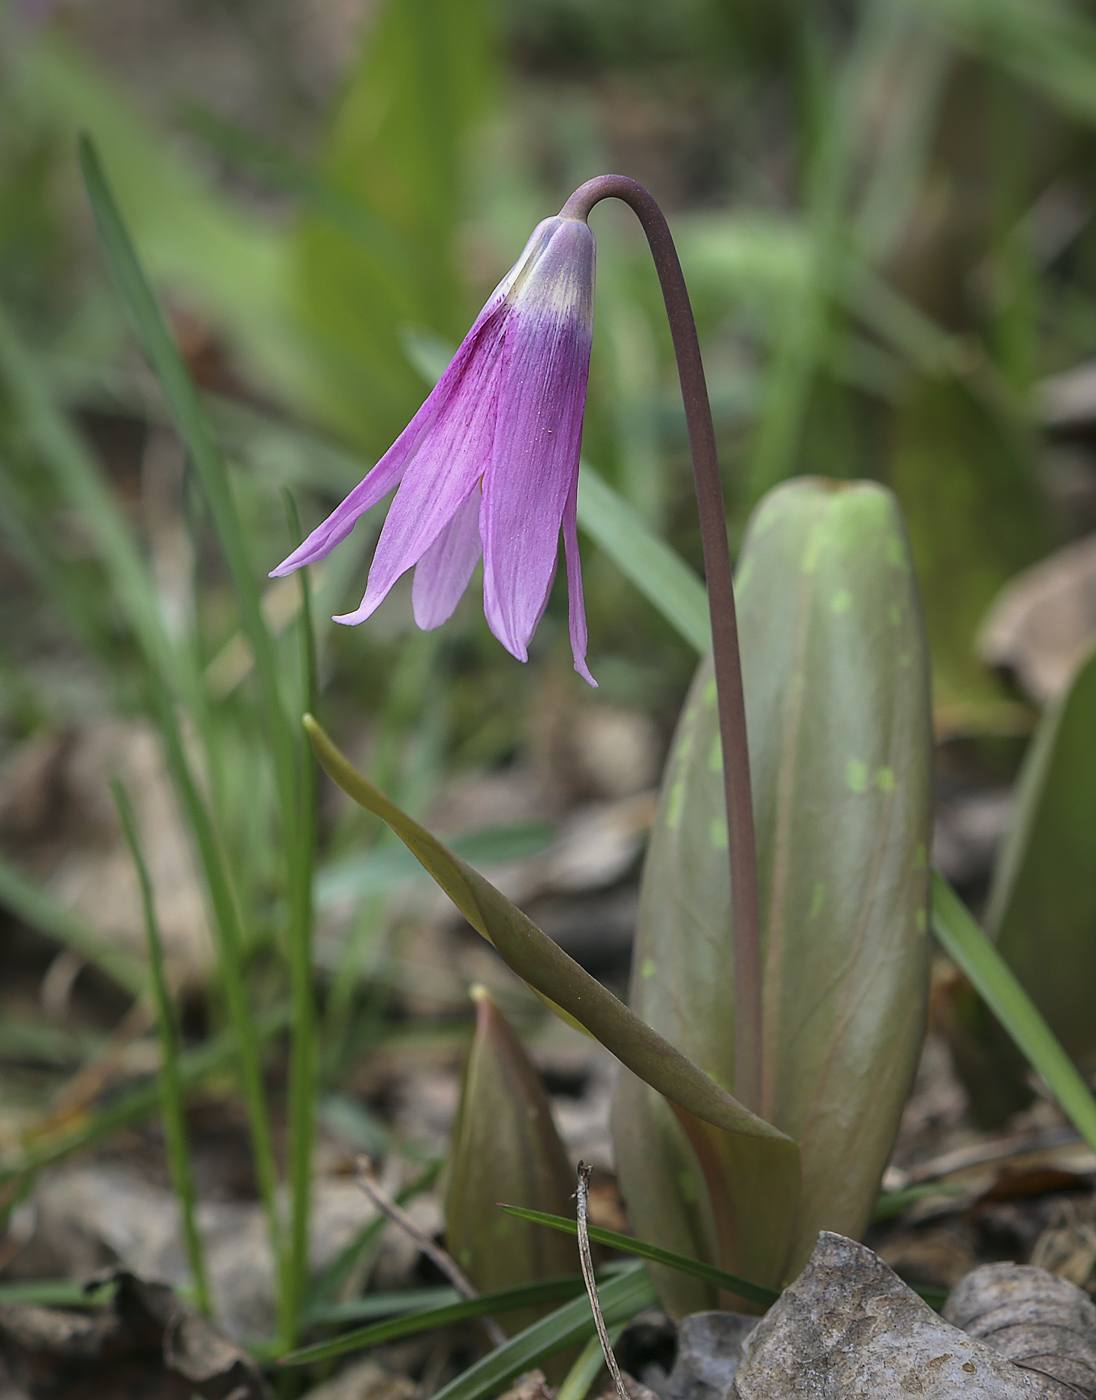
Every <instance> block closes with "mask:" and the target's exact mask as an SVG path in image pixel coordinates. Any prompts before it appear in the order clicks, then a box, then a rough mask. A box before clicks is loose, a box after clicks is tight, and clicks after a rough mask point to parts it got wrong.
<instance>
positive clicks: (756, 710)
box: [614, 479, 932, 1312]
mask: <svg viewBox="0 0 1096 1400" xmlns="http://www.w3.org/2000/svg"><path fill="white" fill-rule="evenodd" d="M738 605H739V631H740V637H741V644H742V666H743V678H744V686H745V693H746V707H747V721H748V725H749V739H750V759H751V764H752V771H753V797H754V812H755V817H756V821H757V841H758V859H759V872H760V880H761V905H762V957H763V984H762V999H763V1085H762V1103H761V1114H762V1116H763V1117H764V1118H765V1119H766V1120H767V1121H769V1122H771V1123H773V1124H774V1125H775V1126H777V1127H779V1128H780V1129H781V1130H782V1131H784V1132H786V1133H787V1134H788V1135H789V1136H791V1137H794V1138H795V1139H796V1140H797V1142H798V1143H799V1146H800V1153H801V1170H802V1181H801V1187H800V1190H799V1192H798V1196H797V1198H796V1197H793V1196H789V1195H788V1194H787V1188H786V1183H783V1182H780V1181H778V1180H776V1179H775V1178H773V1177H770V1176H766V1174H765V1173H764V1172H763V1171H760V1170H752V1171H751V1170H750V1164H749V1163H748V1162H743V1161H742V1160H741V1154H740V1152H739V1150H738V1149H739V1147H740V1146H741V1144H740V1143H737V1142H731V1141H730V1140H729V1139H724V1141H723V1142H722V1143H721V1144H720V1145H719V1148H718V1150H719V1153H720V1156H719V1162H720V1165H721V1167H722V1189H723V1191H724V1193H725V1196H724V1199H723V1200H720V1199H718V1198H716V1197H713V1195H712V1192H711V1186H710V1183H711V1181H712V1180H713V1179H714V1178H715V1175H716V1173H715V1171H714V1169H713V1164H712V1163H708V1164H707V1165H705V1163H704V1161H703V1159H702V1158H697V1159H696V1164H695V1166H694V1167H693V1169H692V1171H691V1172H688V1173H687V1174H686V1175H683V1168H682V1160H683V1159H686V1158H687V1153H688V1147H687V1144H686V1142H685V1134H684V1133H683V1132H682V1133H678V1134H677V1137H676V1141H674V1143H673V1146H672V1148H666V1147H665V1146H664V1144H666V1142H667V1139H668V1138H670V1139H673V1138H674V1134H675V1133H676V1132H677V1130H676V1129H675V1127H674V1125H673V1124H672V1123H671V1122H669V1121H668V1120H667V1119H666V1117H665V1115H664V1114H661V1115H660V1114H658V1112H657V1109H656V1107H655V1106H654V1105H653V1104H652V1102H651V1099H650V1096H649V1095H647V1094H644V1093H642V1092H637V1090H636V1088H635V1086H631V1085H628V1084H626V1083H625V1084H622V1085H621V1089H620V1091H619V1093H620V1097H619V1099H618V1103H617V1106H616V1110H615V1112H614V1133H615V1134H617V1140H618V1143H619V1150H618V1161H619V1167H620V1173H621V1179H622V1184H623V1187H624V1193H625V1197H626V1199H627V1201H628V1207H629V1211H630V1214H631V1218H632V1223H633V1226H634V1227H635V1230H636V1233H637V1234H639V1235H640V1236H642V1237H643V1238H645V1239H650V1240H652V1241H653V1242H655V1243H657V1244H661V1245H664V1246H665V1247H667V1248H674V1249H682V1248H684V1235H685V1233H688V1232H692V1233H694V1234H695V1232H696V1231H697V1230H698V1229H703V1228H705V1227H704V1221H705V1219H706V1218H712V1219H714V1221H715V1229H714V1235H712V1236H710V1237H709V1239H708V1242H707V1249H706V1251H705V1253H704V1254H703V1255H702V1256H701V1257H708V1258H712V1259H713V1260H714V1261H715V1262H719V1263H720V1264H721V1265H722V1267H723V1268H725V1269H727V1270H729V1271H730V1272H732V1273H735V1274H739V1275H742V1276H744V1277H746V1278H750V1279H753V1280H755V1281H757V1282H759V1283H781V1282H784V1281H786V1280H787V1279H788V1278H789V1277H791V1276H792V1275H794V1274H795V1273H796V1272H797V1271H798V1269H799V1268H800V1267H801V1266H802V1264H803V1263H804V1261H805V1260H806V1258H807V1256H808V1255H809V1253H810V1251H811V1248H812V1246H813V1244H814V1241H815V1238H816V1237H817V1234H818V1231H819V1230H820V1229H823V1228H825V1229H831V1230H836V1231H838V1232H840V1233H843V1234H848V1235H852V1236H856V1235H858V1234H859V1233H860V1232H861V1231H862V1230H863V1228H864V1227H865V1226H866V1224H867V1222H868V1219H869V1216H870V1213H871V1208H872V1205H873V1203H874V1199H875V1195H876V1191H877V1187H878V1183H879V1178H880V1175H881V1173H882V1170H883V1168H884V1166H885V1164H886V1161H887V1158H888V1156H889V1153H890V1151H891V1147H892V1145H893V1140H894V1134H895V1131H896V1128H897V1124H898V1120H899V1117H900V1114H901V1111H902V1107H903V1104H904V1103H905V1099H906V1096H907V1093H908V1091H909V1086H910V1083H911V1081H912V1077H913V1073H914V1069H915V1067H916V1063H917V1056H918V1052H919V1049H920V1044H921V1037H922V1033H923V1027H924V1014H925V1001H926V994H927V980H928V936H927V901H928V866H927V845H928V839H929V817H930V812H929V792H930V778H931V760H932V742H931V733H930V725H929V700H928V669H927V661H926V655H925V647H924V642H923V638H922V629H921V622H920V616H919V611H918V604H917V597H916V589H915V585H914V580H913V574H912V568H911V565H910V558H909V551H908V547H907V544H906V539H905V535H904V532H903V529H902V524H901V520H900V517H899V512H898V509H897V505H896V502H895V500H894V497H893V496H892V495H891V493H890V492H889V491H887V490H885V489H884V488H882V487H879V486H876V485H874V484H871V483H830V482H823V481H819V480H814V479H809V480H800V481H793V482H788V483H786V484H784V485H783V486H781V487H779V488H777V489H776V490H775V491H773V492H772V493H771V494H770V495H769V496H767V497H766V498H765V500H764V501H763V502H762V503H761V505H760V506H759V507H758V509H757V511H756V512H755V514H754V516H753V518H752V520H751V523H750V527H749V530H748V532H747V537H746V540H745V543H744V545H743V549H742V554H741V557H740V561H739V569H738ZM715 698H716V697H715V684H714V681H713V679H712V672H711V664H710V662H705V663H704V664H703V665H702V666H701V669H700V671H699V673H698V675H697V678H696V681H695V682H694V684H693V688H692V690H691V692H690V695H689V698H688V700H687V702H686V706H685V709H684V711H683V714H682V718H681V721H680V724H679V727H678V732H677V736H676V738H675V741H674V746H673V750H672V753H671V756H670V760H669V763H668V766H667V772H666V778H665V781H664V784H663V790H662V794H661V797H660V800H659V807H658V811H657V813H656V816H655V823H654V827H653V830H652V835H651V843H650V848H649V852H648V857H647V863H646V867H645V869H644V877H643V887H642V891H641V902H640V914H639V929H638V934H637V942H636V948H635V953H634V957H633V973H632V989H631V1005H632V1007H633V1009H634V1010H635V1011H636V1012H637V1014H639V1015H641V1016H642V1017H643V1018H644V1020H646V1021H647V1022H649V1024H651V1025H652V1026H653V1027H655V1028H656V1029H658V1030H659V1031H661V1032H662V1034H664V1035H665V1036H666V1037H667V1039H669V1040H671V1041H672V1042H673V1043H674V1044H675V1045H676V1046H677V1047H678V1049H679V1050H681V1051H682V1052H683V1053H684V1054H686V1055H687V1056H688V1057H689V1058H690V1059H691V1060H693V1061H694V1062H695V1063H696V1064H698V1065H699V1066H700V1067H701V1068H702V1069H704V1070H705V1071H706V1072H707V1073H708V1074H709V1075H711V1077H712V1078H713V1079H715V1080H716V1081H717V1082H718V1083H720V1084H723V1085H726V1086H727V1087H728V1089H731V1090H732V1091H733V1088H734V1082H735V1077H734V1076H735V1066H734V1004H733V1003H734V968H733V960H732V951H731V936H730V933H731V931H730V885H729V874H728V866H727V851H726V842H727V835H726V821H725V814H724V806H723V789H722V774H721V752H720V745H719V727H718V718H717V713H716V706H715ZM642 1142H648V1143H650V1144H651V1145H652V1150H651V1151H650V1152H649V1153H648V1154H647V1155H646V1156H644V1157H642V1158H640V1157H639V1156H638V1155H637V1153H636V1151H635V1150H634V1149H635V1145H636V1144H637V1143H642ZM660 1145H662V1146H660ZM686 1181H687V1183H688V1184H687V1186H686V1187H685V1190H686V1192H691V1191H693V1190H695V1188H696V1185H697V1183H698V1182H701V1183H703V1190H704V1191H705V1192H706V1193H707V1200H698V1201H696V1202H695V1203H692V1202H690V1201H689V1200H687V1199H685V1198H683V1195H682V1190H683V1183H685V1182H686ZM781 1197H782V1199H781ZM781 1208H783V1210H784V1212H785V1214H786V1217H787V1230H786V1232H785V1234H784V1236H783V1238H781V1235H780V1232H779V1231H772V1232H771V1234H770V1244H769V1246H768V1250H767V1252H766V1253H765V1255H764V1257H763V1258H762V1257H758V1255H757V1254H756V1253H753V1254H750V1253H749V1251H750V1250H756V1249H757V1248H758V1247H760V1248H761V1249H762V1250H764V1249H765V1244H764V1239H763V1238H762V1239H761V1240H760V1243H758V1237H757V1236H754V1237H753V1241H752V1242H751V1241H747V1240H746V1238H745V1237H744V1236H743V1234H742V1230H741V1226H740V1222H742V1221H748V1220H750V1219H751V1218H754V1217H757V1218H764V1219H767V1220H772V1219H774V1218H775V1217H778V1216H779V1214H780V1211H781ZM728 1212H730V1215H729V1216H728ZM661 1282H662V1280H661V1279H660V1283H661ZM664 1298H665V1300H666V1302H667V1304H668V1306H670V1307H671V1308H672V1309H673V1310H674V1311H676V1312H680V1311H682V1310H683V1309H684V1308H687V1307H691V1306H695V1300H694V1299H692V1298H686V1297H685V1295H684V1290H683V1289H680V1288H677V1289H675V1290H673V1291H671V1292H668V1293H666V1294H664Z"/></svg>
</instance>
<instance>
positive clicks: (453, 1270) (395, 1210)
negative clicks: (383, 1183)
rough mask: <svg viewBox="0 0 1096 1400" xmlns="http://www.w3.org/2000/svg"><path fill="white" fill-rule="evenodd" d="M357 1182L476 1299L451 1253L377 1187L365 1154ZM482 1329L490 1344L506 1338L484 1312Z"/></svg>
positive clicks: (499, 1343)
mask: <svg viewBox="0 0 1096 1400" xmlns="http://www.w3.org/2000/svg"><path fill="white" fill-rule="evenodd" d="M357 1182H358V1185H359V1186H360V1187H361V1188H362V1190H363V1191H364V1192H365V1194H366V1195H367V1196H368V1197H369V1199H370V1200H371V1201H372V1202H373V1204H374V1205H375V1206H376V1207H377V1209H378V1210H379V1211H380V1213H381V1214H382V1215H386V1216H387V1217H388V1219H389V1220H391V1221H392V1223H393V1225H398V1226H399V1227H400V1229H401V1230H402V1231H403V1232H404V1234H405V1235H408V1236H409V1237H410V1238H411V1239H413V1240H414V1241H415V1243H416V1244H417V1245H418V1247H419V1248H420V1249H421V1250H422V1252H423V1254H425V1255H426V1257H427V1258H428V1259H429V1260H431V1262H432V1263H434V1264H436V1265H437V1267H438V1268H439V1269H440V1270H441V1271H442V1273H443V1274H444V1275H445V1277H446V1278H447V1279H448V1280H449V1282H450V1283H451V1284H452V1285H453V1287H454V1288H455V1289H456V1290H457V1292H458V1293H459V1294H460V1295H461V1297H462V1298H469V1299H471V1298H478V1297H479V1293H478V1292H477V1291H476V1289H475V1286H474V1285H473V1283H472V1280H471V1279H470V1278H469V1277H468V1275H467V1274H466V1273H465V1272H464V1270H463V1269H462V1268H461V1267H460V1265H459V1264H458V1263H457V1261H456V1260H455V1259H454V1258H453V1256H452V1255H451V1254H446V1252H445V1250H444V1249H442V1247H441V1245H440V1244H436V1243H435V1242H434V1241H433V1240H432V1239H431V1238H430V1236H429V1235H428V1234H427V1233H426V1231H425V1230H420V1229H419V1227H418V1226H417V1225H416V1224H415V1222H414V1221H413V1220H412V1219H411V1217H410V1216H409V1215H408V1214H407V1212H406V1211H405V1210H402V1209H401V1208H400V1207H399V1206H398V1205H397V1204H396V1202H395V1201H394V1200H393V1199H392V1198H391V1196H388V1195H386V1194H385V1192H384V1191H382V1190H381V1188H380V1186H379V1184H378V1183H377V1180H376V1178H375V1177H374V1175H373V1164H372V1162H370V1160H369V1158H368V1157H359V1158H358V1172H357ZM481 1321H482V1322H483V1328H484V1331H485V1332H486V1333H487V1335H488V1336H489V1337H490V1339H491V1345H492V1346H495V1347H500V1346H502V1345H503V1343H504V1342H505V1341H506V1333H505V1332H504V1331H503V1330H502V1328H501V1327H500V1326H499V1325H498V1323H497V1322H496V1321H495V1319H494V1318H493V1317H489V1316H487V1315H485V1316H484V1317H483V1318H482V1319H481Z"/></svg>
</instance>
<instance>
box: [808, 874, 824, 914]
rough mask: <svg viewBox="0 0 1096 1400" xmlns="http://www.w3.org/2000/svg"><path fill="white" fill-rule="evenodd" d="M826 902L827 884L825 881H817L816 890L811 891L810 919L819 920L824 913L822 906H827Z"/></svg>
mask: <svg viewBox="0 0 1096 1400" xmlns="http://www.w3.org/2000/svg"><path fill="white" fill-rule="evenodd" d="M825 902H826V882H825V881H824V880H818V881H816V883H815V887H814V889H813V890H812V891H811V913H810V917H811V918H812V919H817V918H818V916H819V914H821V912H822V906H823V904H825Z"/></svg>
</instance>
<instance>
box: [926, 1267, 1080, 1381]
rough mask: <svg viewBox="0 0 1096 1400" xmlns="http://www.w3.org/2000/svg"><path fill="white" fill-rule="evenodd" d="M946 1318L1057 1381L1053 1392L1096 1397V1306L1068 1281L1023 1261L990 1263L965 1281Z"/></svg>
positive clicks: (949, 1304) (968, 1276)
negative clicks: (1022, 1263)
mask: <svg viewBox="0 0 1096 1400" xmlns="http://www.w3.org/2000/svg"><path fill="white" fill-rule="evenodd" d="M944 1317H945V1318H946V1319H947V1321H948V1322H952V1323H954V1324H955V1326H956V1327H961V1328H962V1329H963V1331H964V1332H969V1333H970V1335H971V1336H972V1337H977V1338H979V1339H980V1340H981V1341H984V1342H985V1343H986V1345H987V1346H991V1347H992V1348H993V1349H994V1351H998V1352H1000V1353H1001V1355H1002V1356H1006V1357H1008V1359H1009V1360H1010V1361H1011V1362H1013V1363H1014V1364H1015V1365H1017V1366H1022V1367H1024V1368H1025V1369H1027V1370H1030V1371H1032V1372H1033V1373H1035V1374H1036V1375H1037V1376H1040V1377H1043V1378H1044V1379H1046V1380H1048V1381H1050V1382H1053V1383H1054V1388H1053V1389H1050V1388H1048V1389H1047V1390H1046V1391H1045V1393H1046V1394H1047V1395H1062V1396H1070V1395H1072V1396H1076V1395H1078V1394H1079V1395H1082V1396H1085V1397H1086V1400H1091V1397H1092V1396H1094V1395H1096V1304H1094V1303H1093V1301H1092V1299H1091V1298H1089V1296H1088V1295H1087V1294H1086V1293H1083V1292H1082V1291H1081V1289H1079V1288H1077V1287H1076V1286H1075V1285H1074V1284H1072V1283H1069V1282H1067V1280H1066V1279H1064V1278H1058V1277H1057V1276H1056V1275H1054V1274H1048V1273H1047V1272H1046V1270H1045V1269H1034V1268H1030V1267H1027V1266H1024V1265H1020V1264H984V1265H983V1266H982V1267H981V1268H980V1269H975V1270H974V1272H973V1273H970V1274H968V1275H967V1277H966V1278H965V1279H964V1280H963V1281H962V1283H960V1284H959V1286H958V1287H957V1288H956V1290H955V1292H954V1293H953V1294H952V1295H951V1297H950V1298H949V1299H948V1303H947V1307H945V1309H944Z"/></svg>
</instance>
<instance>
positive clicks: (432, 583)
mask: <svg viewBox="0 0 1096 1400" xmlns="http://www.w3.org/2000/svg"><path fill="white" fill-rule="evenodd" d="M481 499H482V493H481V492H480V489H479V487H478V486H473V488H472V494H471V495H470V496H469V497H468V499H467V500H466V501H465V503H464V505H462V506H461V508H460V509H459V510H458V511H457V513H456V515H454V517H453V519H452V520H450V522H449V524H448V525H447V526H446V527H445V529H444V530H442V532H441V534H440V535H439V536H438V537H437V539H436V540H435V541H434V543H433V544H432V545H431V546H430V548H429V549H428V550H427V551H426V553H425V554H424V555H423V556H422V558H421V559H420V560H419V562H418V564H416V566H415V582H414V583H413V584H412V586H411V606H412V608H413V609H414V613H415V622H416V623H417V624H418V626H419V627H421V628H422V630H423V631H424V632H430V631H432V630H433V629H434V628H435V627H440V626H441V625H442V623H443V622H447V621H448V620H449V618H450V617H452V615H453V609H454V608H455V607H456V606H457V604H458V603H459V602H460V599H461V594H462V593H463V592H464V590H465V589H466V588H467V587H468V580H469V579H470V578H471V577H472V570H473V569H474V568H475V567H476V565H477V563H478V562H479V557H480V555H481V554H482V553H483V545H482V543H481V542H480V532H479V517H480V501H481Z"/></svg>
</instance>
